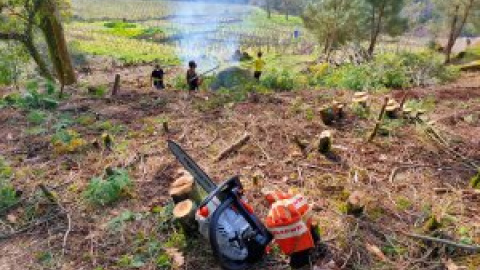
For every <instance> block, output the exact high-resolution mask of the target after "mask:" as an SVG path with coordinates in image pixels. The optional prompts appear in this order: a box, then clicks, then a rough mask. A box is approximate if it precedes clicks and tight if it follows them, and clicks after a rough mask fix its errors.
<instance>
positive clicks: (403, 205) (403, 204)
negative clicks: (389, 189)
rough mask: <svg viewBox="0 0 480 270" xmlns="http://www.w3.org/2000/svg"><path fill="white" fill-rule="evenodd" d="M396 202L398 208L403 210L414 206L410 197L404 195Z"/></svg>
mask: <svg viewBox="0 0 480 270" xmlns="http://www.w3.org/2000/svg"><path fill="white" fill-rule="evenodd" d="M396 204H397V209H398V210H401V211H405V210H407V209H408V208H410V207H411V206H412V202H411V201H410V200H409V199H408V198H406V197H402V196H400V197H398V198H397V200H396Z"/></svg>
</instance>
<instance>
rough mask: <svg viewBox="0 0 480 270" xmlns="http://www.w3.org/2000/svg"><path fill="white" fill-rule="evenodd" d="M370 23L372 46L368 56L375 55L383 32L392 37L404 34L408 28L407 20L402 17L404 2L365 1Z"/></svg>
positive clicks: (369, 47) (388, 0)
mask: <svg viewBox="0 0 480 270" xmlns="http://www.w3.org/2000/svg"><path fill="white" fill-rule="evenodd" d="M365 2H366V4H367V9H368V10H369V11H368V14H370V15H369V21H370V45H369V46H368V54H369V55H370V56H372V55H373V52H374V51H375V46H376V45H377V41H378V37H379V35H380V34H381V33H382V32H385V33H387V34H389V35H391V36H396V35H400V34H402V33H403V32H404V31H405V30H406V28H407V23H408V21H407V19H405V18H402V17H401V16H400V12H401V11H402V9H403V8H404V6H405V1H404V0H365Z"/></svg>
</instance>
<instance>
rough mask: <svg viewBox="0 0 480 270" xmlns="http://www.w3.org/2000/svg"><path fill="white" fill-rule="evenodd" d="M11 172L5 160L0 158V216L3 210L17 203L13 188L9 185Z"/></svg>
mask: <svg viewBox="0 0 480 270" xmlns="http://www.w3.org/2000/svg"><path fill="white" fill-rule="evenodd" d="M12 175H13V171H12V168H11V167H10V166H9V165H8V164H7V162H6V161H5V159H4V158H3V157H2V156H0V214H1V213H2V211H3V210H4V209H5V208H8V207H10V206H12V205H15V204H16V203H17V202H18V197H17V193H16V191H15V188H14V187H13V185H12V184H11V183H10V180H11V178H12Z"/></svg>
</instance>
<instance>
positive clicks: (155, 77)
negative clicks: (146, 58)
mask: <svg viewBox="0 0 480 270" xmlns="http://www.w3.org/2000/svg"><path fill="white" fill-rule="evenodd" d="M164 74H165V73H164V72H163V69H162V68H160V65H155V69H154V70H153V71H152V75H151V76H150V84H151V85H152V87H154V88H155V89H157V90H162V89H165V84H164V83H163V75H164Z"/></svg>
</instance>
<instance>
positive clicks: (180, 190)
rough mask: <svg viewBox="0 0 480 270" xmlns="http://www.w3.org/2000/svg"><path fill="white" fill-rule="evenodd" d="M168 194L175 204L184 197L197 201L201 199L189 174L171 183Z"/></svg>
mask: <svg viewBox="0 0 480 270" xmlns="http://www.w3.org/2000/svg"><path fill="white" fill-rule="evenodd" d="M169 195H170V197H172V199H173V202H174V203H176V204H177V203H179V202H181V201H184V200H186V199H191V200H193V201H195V202H197V203H200V201H201V200H202V199H201V196H200V194H199V192H198V190H197V188H196V186H195V181H194V180H193V177H192V176H191V175H189V174H186V175H183V176H181V177H180V178H178V179H177V180H175V181H174V182H173V183H172V185H171V186H170V190H169Z"/></svg>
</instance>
